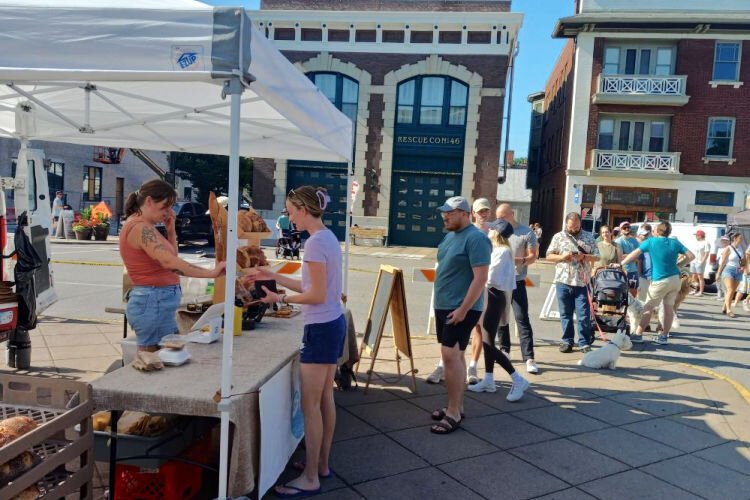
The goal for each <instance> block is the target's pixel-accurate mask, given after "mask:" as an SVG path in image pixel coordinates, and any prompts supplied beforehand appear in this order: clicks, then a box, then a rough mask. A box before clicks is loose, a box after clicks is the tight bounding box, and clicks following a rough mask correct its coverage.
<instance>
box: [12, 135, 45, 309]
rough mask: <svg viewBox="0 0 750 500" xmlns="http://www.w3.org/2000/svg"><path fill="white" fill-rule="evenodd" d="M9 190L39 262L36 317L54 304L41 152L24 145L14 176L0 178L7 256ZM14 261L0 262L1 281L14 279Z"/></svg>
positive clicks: (35, 274)
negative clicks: (25, 221)
mask: <svg viewBox="0 0 750 500" xmlns="http://www.w3.org/2000/svg"><path fill="white" fill-rule="evenodd" d="M9 191H13V202H14V206H15V209H14V210H13V212H15V216H18V215H21V214H22V213H23V212H27V213H28V215H29V225H28V226H26V227H25V228H23V230H24V231H25V232H26V236H28V237H29V239H30V240H31V244H32V245H33V246H34V249H35V250H36V252H37V254H39V257H41V259H42V267H41V268H40V269H38V270H37V271H36V272H35V273H34V282H35V288H36V296H37V297H36V312H37V314H40V313H41V312H42V311H44V310H45V309H46V308H48V307H49V306H51V305H52V304H54V303H55V302H56V301H57V294H56V292H55V288H54V278H53V273H52V268H51V266H50V254H51V252H50V250H51V249H50V232H51V230H52V200H50V199H49V188H48V184H47V170H46V169H45V157H44V152H43V151H42V150H40V149H30V148H27V146H26V144H24V145H23V146H22V147H21V150H20V151H19V153H18V160H17V161H16V176H15V177H14V178H9V177H3V178H0V244H2V246H3V249H2V250H3V252H2V253H3V255H10V254H11V253H12V252H13V250H14V247H15V245H14V242H13V237H14V232H15V231H17V230H18V228H16V227H14V225H13V224H14V222H15V218H16V217H12V220H9V219H11V217H9V215H10V214H11V213H13V212H11V210H10V209H8V208H6V196H7V194H8V192H9ZM9 223H10V224H9ZM9 226H10V227H9ZM15 262H16V261H15V259H7V258H3V259H2V275H3V278H2V279H3V280H5V281H13V280H14V273H13V271H14V268H15Z"/></svg>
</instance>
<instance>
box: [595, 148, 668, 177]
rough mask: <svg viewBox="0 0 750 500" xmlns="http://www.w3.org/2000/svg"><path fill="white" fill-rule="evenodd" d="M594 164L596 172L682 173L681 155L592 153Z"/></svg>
mask: <svg viewBox="0 0 750 500" xmlns="http://www.w3.org/2000/svg"><path fill="white" fill-rule="evenodd" d="M592 158H593V161H592V164H593V168H595V169H596V170H646V171H654V172H672V173H679V171H680V153H649V152H640V151H635V152H633V151H603V150H600V149H595V150H593V152H592Z"/></svg>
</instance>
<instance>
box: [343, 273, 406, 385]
mask: <svg viewBox="0 0 750 500" xmlns="http://www.w3.org/2000/svg"><path fill="white" fill-rule="evenodd" d="M389 311H390V313H391V324H392V326H393V344H394V348H395V356H396V359H395V361H396V370H397V376H396V377H395V378H385V377H382V376H381V375H378V374H377V373H375V361H377V359H378V351H379V349H380V341H381V340H382V338H383V329H384V328H385V320H386V316H387V315H388V312H389ZM363 354H367V356H369V360H370V368H369V369H368V370H367V381H366V382H365V391H364V392H365V394H367V389H368V387H369V385H370V380H371V379H372V376H373V375H375V376H377V377H378V378H380V379H382V380H384V381H386V382H388V383H395V382H398V381H399V380H401V378H403V377H405V376H408V375H411V379H412V392H414V393H416V392H417V378H416V373H417V370H416V369H414V357H413V354H412V348H411V334H410V332H409V315H408V313H407V310H406V294H405V288H404V274H403V272H402V271H401V269H398V268H396V267H392V266H385V265H382V266H380V270H379V272H378V279H377V282H376V283H375V290H374V291H373V295H372V301H371V302H370V312H369V313H368V315H367V327H366V328H365V335H364V337H363V338H362V345H361V346H360V348H359V357H360V361H359V362H358V363H357V367H356V369H355V373H358V372H359V366H360V364H361V363H362V360H363V357H362V356H363ZM402 357H406V358H408V359H409V363H410V366H411V369H410V370H409V371H407V372H405V373H403V374H402V373H401V358H402Z"/></svg>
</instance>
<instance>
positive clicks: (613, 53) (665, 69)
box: [602, 45, 675, 76]
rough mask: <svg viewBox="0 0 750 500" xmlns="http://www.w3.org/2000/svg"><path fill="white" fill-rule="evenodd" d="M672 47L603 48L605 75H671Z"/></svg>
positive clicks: (672, 67) (672, 69)
mask: <svg viewBox="0 0 750 500" xmlns="http://www.w3.org/2000/svg"><path fill="white" fill-rule="evenodd" d="M674 54H675V49H674V47H659V46H655V45H644V46H641V45H623V46H608V47H605V48H604V61H603V66H602V73H603V74H605V75H662V76H664V75H673V74H674Z"/></svg>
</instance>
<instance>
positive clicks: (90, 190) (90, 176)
mask: <svg viewBox="0 0 750 500" xmlns="http://www.w3.org/2000/svg"><path fill="white" fill-rule="evenodd" d="M101 200H102V169H101V168H100V167H83V201H101Z"/></svg>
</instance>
